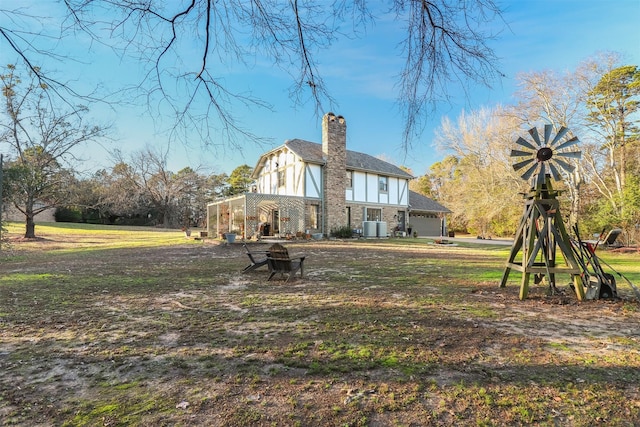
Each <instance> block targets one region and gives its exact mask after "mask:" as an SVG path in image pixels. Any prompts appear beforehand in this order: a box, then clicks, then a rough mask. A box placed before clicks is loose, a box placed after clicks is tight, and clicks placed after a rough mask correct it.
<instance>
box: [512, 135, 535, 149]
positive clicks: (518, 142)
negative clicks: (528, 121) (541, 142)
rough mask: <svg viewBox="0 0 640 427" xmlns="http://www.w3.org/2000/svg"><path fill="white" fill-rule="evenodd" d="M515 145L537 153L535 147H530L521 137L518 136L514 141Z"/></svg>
mask: <svg viewBox="0 0 640 427" xmlns="http://www.w3.org/2000/svg"><path fill="white" fill-rule="evenodd" d="M516 144H520V145H522V146H523V147H527V148H531V149H532V150H533V151H537V150H538V149H537V148H536V147H534V146H533V145H531V144H530V143H529V142H528V141H527V140H526V139H524V138H523V137H521V136H519V137H518V139H517V140H516Z"/></svg>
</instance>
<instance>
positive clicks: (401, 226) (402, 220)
mask: <svg viewBox="0 0 640 427" xmlns="http://www.w3.org/2000/svg"><path fill="white" fill-rule="evenodd" d="M405 214H406V212H405V211H398V230H401V231H407V229H406V228H405V227H406V217H405Z"/></svg>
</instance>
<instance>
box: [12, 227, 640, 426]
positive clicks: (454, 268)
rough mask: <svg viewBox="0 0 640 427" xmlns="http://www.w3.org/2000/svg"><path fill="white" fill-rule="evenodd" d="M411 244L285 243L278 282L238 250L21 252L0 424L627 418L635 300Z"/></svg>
mask: <svg viewBox="0 0 640 427" xmlns="http://www.w3.org/2000/svg"><path fill="white" fill-rule="evenodd" d="M406 240H407V241H406V242H405V241H402V242H400V241H388V242H379V241H375V242H362V241H360V242H358V241H353V242H338V241H334V242H309V243H307V242H305V243H290V244H289V245H288V247H289V250H290V252H291V253H293V254H296V253H304V254H305V255H306V257H307V258H306V260H305V277H304V278H296V279H295V280H292V281H290V282H288V283H285V282H284V281H282V280H277V281H272V282H267V281H266V280H265V279H266V277H267V274H266V270H264V269H262V270H257V271H254V272H251V273H248V274H244V275H243V274H240V273H239V272H240V271H241V270H242V268H243V267H244V266H245V265H246V264H247V261H248V259H247V257H246V255H245V254H244V249H243V247H242V246H241V245H219V244H217V243H215V244H214V243H210V242H206V243H194V242H188V243H183V244H173V245H167V246H161V247H153V246H151V247H141V248H117V249H104V250H102V249H100V244H99V243H95V244H94V245H93V246H94V247H91V246H92V245H91V243H88V244H86V243H85V242H83V243H82V244H83V245H85V244H86V245H87V247H88V248H89V249H87V250H85V251H80V252H78V251H74V250H72V249H73V248H74V242H73V241H71V242H68V241H60V240H47V239H43V240H41V241H39V242H37V243H36V244H35V245H33V243H31V244H32V246H31V248H30V249H29V251H27V252H24V251H21V249H20V248H19V247H18V246H16V255H15V256H14V257H12V258H10V259H6V260H3V263H2V265H1V266H0V274H1V276H0V277H1V279H0V292H1V293H0V297H1V301H0V328H1V329H0V334H1V335H0V338H1V340H0V369H1V370H2V372H3V375H2V378H1V379H0V396H1V398H0V419H2V420H3V423H4V424H5V425H154V426H155V425H213V426H248V425H251V426H253V425H256V426H262V425H264V426H270V425H278V426H289V425H291V426H294V425H300V426H316V425H327V426H337V425H353V426H355V425H362V426H364V425H366V426H389V425H398V426H403V425H404V426H410V425H411V426H422V425H425V426H426V425H474V426H477V425H486V426H491V425H567V426H582V425H584V426H586V425H620V426H631V425H637V423H640V394H639V392H638V385H637V384H638V383H640V306H639V304H638V302H637V301H635V300H634V299H633V298H631V295H632V294H631V293H630V292H622V291H621V295H622V297H623V298H621V299H617V300H611V301H609V300H600V301H585V302H578V301H577V300H576V298H575V295H573V294H572V293H571V292H570V291H569V290H568V289H565V290H564V291H565V292H564V293H563V294H560V295H554V296H546V289H545V288H544V287H535V286H534V287H533V288H532V289H531V292H530V297H529V298H528V299H527V300H525V301H520V300H519V299H518V292H519V288H518V279H519V277H518V276H517V275H516V274H514V273H512V279H514V280H513V281H510V282H509V283H508V285H507V287H506V288H498V286H497V283H498V282H499V278H500V275H501V274H502V267H501V266H502V265H503V263H504V259H505V258H506V252H505V251H504V249H500V248H478V249H470V248H464V247H440V246H435V245H427V244H423V243H421V244H411V243H410V239H406ZM75 244H76V245H77V244H79V243H77V242H76V243H75ZM259 246H260V245H258V244H253V245H251V247H252V248H258V247H259ZM260 247H261V248H264V245H262V246H260ZM54 249H55V250H56V251H55V252H54V251H53V250H54Z"/></svg>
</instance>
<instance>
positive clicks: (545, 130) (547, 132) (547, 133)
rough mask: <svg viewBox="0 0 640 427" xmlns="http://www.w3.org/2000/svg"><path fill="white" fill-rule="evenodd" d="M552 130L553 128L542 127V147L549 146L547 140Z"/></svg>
mask: <svg viewBox="0 0 640 427" xmlns="http://www.w3.org/2000/svg"><path fill="white" fill-rule="evenodd" d="M552 130H553V126H551V125H544V145H548V144H549V138H550V137H551V131H552Z"/></svg>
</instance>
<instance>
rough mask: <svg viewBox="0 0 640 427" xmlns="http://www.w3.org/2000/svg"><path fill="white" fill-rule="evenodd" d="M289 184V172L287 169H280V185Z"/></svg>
mask: <svg viewBox="0 0 640 427" xmlns="http://www.w3.org/2000/svg"><path fill="white" fill-rule="evenodd" d="M286 185H287V173H286V171H285V170H279V171H278V187H286Z"/></svg>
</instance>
